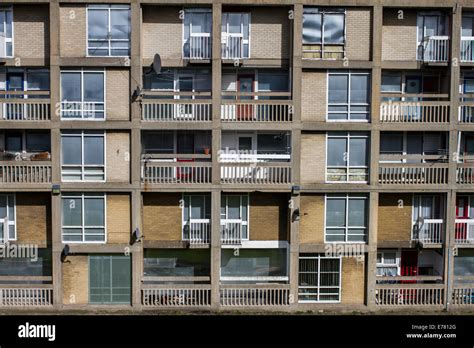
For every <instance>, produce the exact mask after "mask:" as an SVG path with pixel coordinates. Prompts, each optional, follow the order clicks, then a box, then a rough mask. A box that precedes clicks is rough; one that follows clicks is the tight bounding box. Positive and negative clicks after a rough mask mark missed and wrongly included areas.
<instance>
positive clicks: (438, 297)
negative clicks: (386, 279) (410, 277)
mask: <svg viewBox="0 0 474 348" xmlns="http://www.w3.org/2000/svg"><path fill="white" fill-rule="evenodd" d="M375 303H376V304H377V305H379V306H393V307H396V306H442V305H443V304H444V285H443V284H378V285H376V287H375Z"/></svg>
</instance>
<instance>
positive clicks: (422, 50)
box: [418, 36, 449, 63]
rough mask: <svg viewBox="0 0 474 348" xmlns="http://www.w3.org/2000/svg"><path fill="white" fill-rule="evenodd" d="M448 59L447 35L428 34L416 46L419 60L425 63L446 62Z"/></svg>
mask: <svg viewBox="0 0 474 348" xmlns="http://www.w3.org/2000/svg"><path fill="white" fill-rule="evenodd" d="M448 59H449V37H448V36H429V37H426V38H425V40H424V41H423V42H422V43H421V44H420V45H419V46H418V60H419V61H423V62H425V63H446V62H447V61H448Z"/></svg>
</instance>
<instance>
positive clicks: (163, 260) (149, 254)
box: [143, 248, 211, 277]
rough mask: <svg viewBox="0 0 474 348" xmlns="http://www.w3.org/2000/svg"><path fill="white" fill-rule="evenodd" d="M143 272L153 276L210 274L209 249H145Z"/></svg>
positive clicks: (197, 275) (198, 275)
mask: <svg viewBox="0 0 474 348" xmlns="http://www.w3.org/2000/svg"><path fill="white" fill-rule="evenodd" d="M143 254H144V255H143V264H144V267H143V274H144V275H145V276H155V277H200V276H209V275H210V274H211V253H210V250H209V249H201V248H199V249H145V250H144V253H143Z"/></svg>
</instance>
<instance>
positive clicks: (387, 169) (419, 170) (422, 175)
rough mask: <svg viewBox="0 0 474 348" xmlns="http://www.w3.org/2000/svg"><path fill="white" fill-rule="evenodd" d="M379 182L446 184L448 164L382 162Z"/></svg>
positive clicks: (385, 183) (384, 183) (388, 183)
mask: <svg viewBox="0 0 474 348" xmlns="http://www.w3.org/2000/svg"><path fill="white" fill-rule="evenodd" d="M379 183H380V184H383V185H420V184H423V185H444V184H447V183H448V165H447V164H430V163H426V164H408V163H407V164H399V163H380V165H379Z"/></svg>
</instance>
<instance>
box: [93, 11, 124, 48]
mask: <svg viewBox="0 0 474 348" xmlns="http://www.w3.org/2000/svg"><path fill="white" fill-rule="evenodd" d="M87 38H88V40H87V54H88V55H89V56H129V55H130V6H127V5H89V6H88V7H87Z"/></svg>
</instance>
